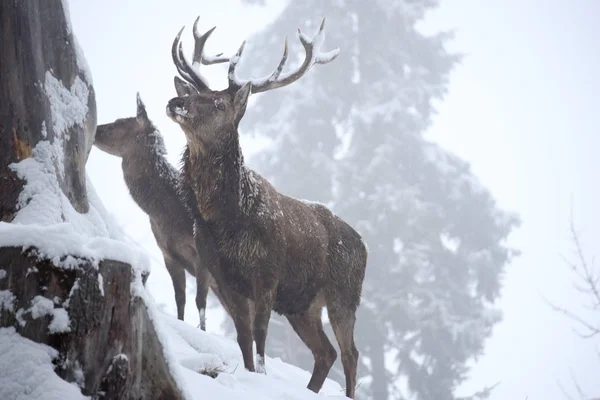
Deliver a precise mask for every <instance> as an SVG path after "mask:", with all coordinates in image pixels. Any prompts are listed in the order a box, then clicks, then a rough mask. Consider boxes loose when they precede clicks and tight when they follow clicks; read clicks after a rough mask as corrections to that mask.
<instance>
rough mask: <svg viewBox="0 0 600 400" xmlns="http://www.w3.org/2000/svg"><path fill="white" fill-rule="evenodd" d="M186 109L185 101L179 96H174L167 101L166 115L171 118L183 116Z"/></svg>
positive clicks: (185, 113)
mask: <svg viewBox="0 0 600 400" xmlns="http://www.w3.org/2000/svg"><path fill="white" fill-rule="evenodd" d="M187 113H188V111H187V110H186V108H185V101H184V99H183V98H181V97H175V98H173V99H171V100H169V102H168V103H167V116H169V117H171V118H172V119H175V120H177V119H180V118H184V117H185V116H186V115H187Z"/></svg>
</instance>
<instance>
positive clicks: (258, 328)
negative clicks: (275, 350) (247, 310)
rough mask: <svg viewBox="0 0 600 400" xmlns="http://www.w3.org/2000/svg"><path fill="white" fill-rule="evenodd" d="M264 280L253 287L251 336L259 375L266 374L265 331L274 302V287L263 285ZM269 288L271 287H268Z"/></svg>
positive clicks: (266, 281)
mask: <svg viewBox="0 0 600 400" xmlns="http://www.w3.org/2000/svg"><path fill="white" fill-rule="evenodd" d="M265 283H268V280H266V279H260V277H259V279H258V282H257V284H255V287H254V302H255V311H254V324H253V334H254V342H255V343H256V372H258V373H259V374H265V375H266V373H267V370H266V368H265V344H266V341H267V330H268V328H269V319H270V318H271V310H272V309H273V302H274V300H275V294H276V286H275V285H274V284H272V285H265ZM269 286H271V287H269Z"/></svg>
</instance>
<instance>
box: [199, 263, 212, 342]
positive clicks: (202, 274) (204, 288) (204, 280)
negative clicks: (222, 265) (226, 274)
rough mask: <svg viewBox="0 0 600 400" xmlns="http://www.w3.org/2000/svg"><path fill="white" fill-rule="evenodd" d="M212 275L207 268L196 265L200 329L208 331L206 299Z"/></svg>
mask: <svg viewBox="0 0 600 400" xmlns="http://www.w3.org/2000/svg"><path fill="white" fill-rule="evenodd" d="M209 279H210V273H209V272H208V270H207V269H206V268H203V267H202V266H200V265H196V307H197V308H198V314H199V317H200V325H199V326H200V329H201V330H203V331H206V297H207V296H208V284H209Z"/></svg>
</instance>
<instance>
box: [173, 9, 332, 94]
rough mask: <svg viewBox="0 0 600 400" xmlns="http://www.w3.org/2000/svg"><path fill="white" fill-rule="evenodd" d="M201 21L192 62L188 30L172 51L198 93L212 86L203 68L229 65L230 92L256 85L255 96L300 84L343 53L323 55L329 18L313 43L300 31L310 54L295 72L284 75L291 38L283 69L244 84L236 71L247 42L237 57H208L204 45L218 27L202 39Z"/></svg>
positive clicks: (303, 42) (185, 76) (175, 60)
mask: <svg viewBox="0 0 600 400" xmlns="http://www.w3.org/2000/svg"><path fill="white" fill-rule="evenodd" d="M199 20H200V17H198V18H196V21H195V22H194V29H193V32H194V39H195V45H194V54H193V56H192V62H191V63H190V62H189V60H188V59H187V58H186V57H185V54H183V47H182V44H181V33H182V32H183V30H184V29H185V27H183V28H181V30H180V31H179V33H178V34H177V36H176V37H175V41H174V42H173V47H172V50H171V53H172V56H173V62H174V63H175V67H177V71H178V72H179V74H180V75H181V77H182V78H183V79H185V80H186V81H188V82H189V83H191V84H192V85H194V87H196V89H197V90H199V91H202V90H209V87H208V84H207V83H206V82H205V81H204V79H203V78H202V76H201V75H200V73H199V71H198V68H199V67H200V64H204V65H211V64H219V63H224V62H228V61H229V72H228V80H229V89H231V90H237V89H239V88H241V87H242V86H244V84H246V83H248V82H251V83H252V93H260V92H266V91H267V90H272V89H277V88H280V87H282V86H287V85H289V84H290V83H292V82H295V81H297V80H298V79H300V77H302V75H304V74H305V73H306V71H308V70H309V69H310V68H311V67H312V66H313V65H315V64H327V63H330V62H331V61H333V60H335V59H336V57H337V56H338V54H339V53H340V50H339V49H338V48H335V49H333V50H331V51H328V52H321V46H322V45H323V42H324V41H325V32H324V29H325V18H323V21H322V22H321V27H320V28H319V31H318V32H317V33H316V34H315V36H314V37H313V38H312V39H309V38H308V37H307V36H306V35H305V34H304V33H303V32H302V31H301V30H300V29H298V38H299V39H300V43H302V46H303V47H304V50H305V52H306V56H305V58H304V62H303V63H302V64H301V65H300V66H299V67H298V68H297V69H295V70H293V71H289V72H286V73H284V74H283V75H282V71H283V68H284V67H285V64H286V62H287V59H288V41H287V37H286V39H285V44H284V48H283V56H282V57H281V60H280V61H279V65H277V68H275V70H274V71H273V72H272V73H271V74H270V75H267V76H265V77H262V78H257V79H249V80H243V79H240V78H238V77H237V76H236V68H237V65H238V63H239V61H240V58H241V56H242V52H243V51H244V46H245V45H246V42H245V41H244V42H242V45H241V46H240V48H239V50H238V51H237V53H236V54H235V55H234V56H233V57H224V56H223V53H219V54H217V55H215V56H206V55H205V54H204V45H205V44H206V41H207V40H208V38H209V37H210V35H211V34H212V33H213V31H214V30H215V28H216V26H215V27H213V28H211V29H209V30H208V31H207V32H206V33H204V34H203V35H200V32H199V30H198V21H199Z"/></svg>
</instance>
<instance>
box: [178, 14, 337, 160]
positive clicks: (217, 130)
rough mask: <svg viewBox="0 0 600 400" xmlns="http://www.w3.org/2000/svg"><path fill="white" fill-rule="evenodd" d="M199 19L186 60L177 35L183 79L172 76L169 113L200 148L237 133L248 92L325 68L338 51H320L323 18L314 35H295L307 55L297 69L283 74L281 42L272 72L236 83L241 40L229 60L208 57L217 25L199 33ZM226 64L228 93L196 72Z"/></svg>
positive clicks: (286, 57)
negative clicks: (202, 67) (211, 85)
mask: <svg viewBox="0 0 600 400" xmlns="http://www.w3.org/2000/svg"><path fill="white" fill-rule="evenodd" d="M198 21H199V17H198V18H197V19H196V21H195V22H194V28H193V34H194V39H195V46H194V53H193V56H192V62H190V61H189V60H188V59H187V57H186V56H185V54H184V53H183V48H182V43H181V34H182V32H183V29H184V28H185V27H184V28H181V30H180V31H179V33H178V34H177V36H176V37H175V40H174V41H173V47H172V51H171V55H172V57H173V62H174V64H175V67H176V68H177V71H178V72H179V74H180V75H181V78H182V79H181V78H178V77H175V90H176V91H177V95H178V97H175V98H173V99H171V100H170V101H169V103H168V105H167V115H168V116H169V117H170V118H171V119H173V120H174V121H175V122H176V123H178V124H179V125H180V126H181V128H182V129H183V131H184V133H185V135H186V137H187V139H188V143H194V144H196V145H198V146H199V150H201V151H203V150H206V149H207V148H208V147H210V146H213V145H215V144H218V143H222V142H223V140H225V139H226V137H225V136H226V135H225V132H236V133H237V127H238V124H239V122H240V120H241V119H242V117H243V116H244V113H245V111H246V104H247V102H248V97H249V96H250V94H251V93H260V92H265V91H267V90H272V89H276V88H280V87H283V86H287V85H289V84H290V83H292V82H295V81H296V80H298V79H299V78H300V77H301V76H302V75H304V74H305V73H306V71H308V70H309V69H310V68H311V67H312V66H313V65H315V64H327V63H329V62H331V61H333V60H334V59H335V58H336V57H337V55H338V54H339V49H334V50H332V51H329V52H321V51H320V48H321V45H322V44H323V41H324V28H325V18H323V22H322V23H321V27H320V28H319V31H318V32H317V34H316V35H315V36H314V37H313V38H312V39H309V38H308V37H307V36H306V35H305V34H304V33H302V31H301V30H300V29H298V37H299V39H300V42H301V43H302V46H303V47H304V50H305V52H306V56H305V58H304V61H303V62H302V64H301V65H300V66H299V67H297V68H296V69H294V70H292V71H289V72H286V73H283V68H284V67H285V64H286V62H287V59H288V42H287V38H286V40H285V45H284V51H283V56H282V57H281V61H280V62H279V64H278V66H277V68H275V70H274V71H273V72H272V73H271V74H269V75H267V76H265V77H263V78H259V79H249V80H244V79H240V78H239V77H238V76H237V74H236V67H237V65H238V63H239V61H240V59H241V56H242V53H243V51H244V45H245V42H243V43H242V45H241V46H240V48H239V50H238V51H237V53H236V54H235V55H234V56H233V57H224V56H223V55H222V54H218V55H216V56H206V55H205V54H204V51H203V50H204V45H205V43H206V41H207V39H208V38H209V37H210V35H211V34H212V32H213V31H214V30H215V28H216V27H213V28H212V29H210V30H209V31H207V32H206V33H204V34H202V35H201V34H200V33H199V31H198ZM224 62H229V73H228V80H229V85H228V87H227V89H224V90H220V91H213V90H211V89H210V88H209V86H208V84H207V83H206V81H205V80H204V79H203V78H202V76H201V75H200V73H199V66H200V64H204V65H210V64H217V63H224Z"/></svg>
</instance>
